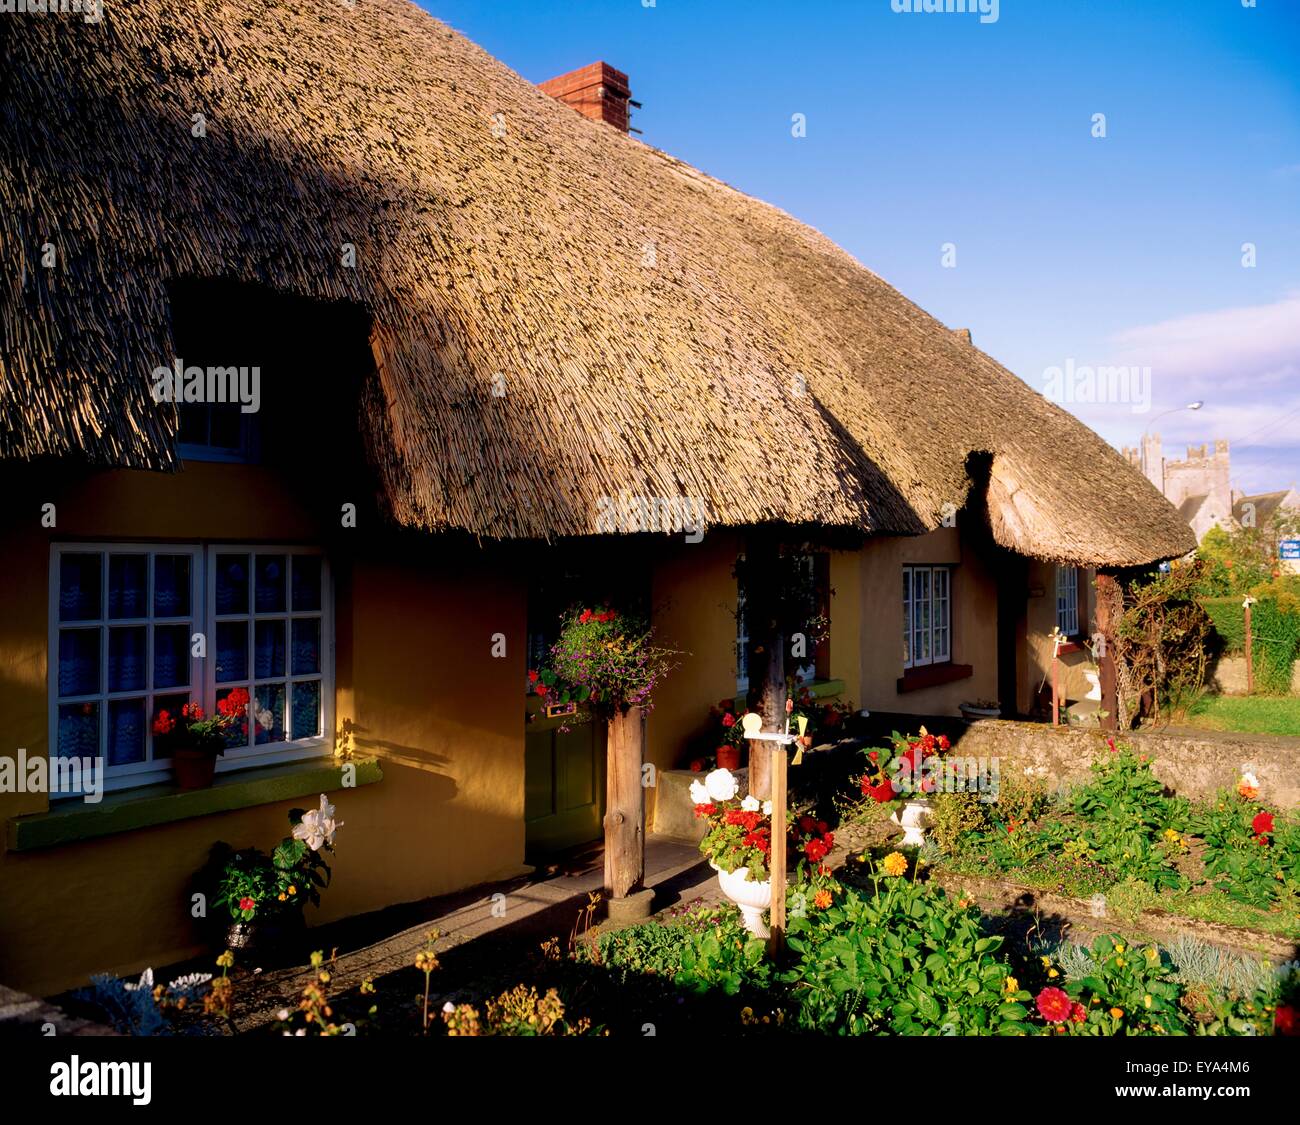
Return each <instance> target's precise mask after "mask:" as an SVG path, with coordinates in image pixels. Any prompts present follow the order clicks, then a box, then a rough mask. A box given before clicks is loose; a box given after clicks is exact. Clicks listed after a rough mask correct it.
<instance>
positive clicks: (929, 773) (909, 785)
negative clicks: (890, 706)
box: [859, 727, 950, 847]
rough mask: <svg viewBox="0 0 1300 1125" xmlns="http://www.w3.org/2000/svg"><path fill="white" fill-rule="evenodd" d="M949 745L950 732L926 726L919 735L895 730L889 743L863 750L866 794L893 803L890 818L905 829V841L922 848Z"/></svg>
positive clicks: (863, 785) (862, 780)
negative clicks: (942, 757) (938, 733)
mask: <svg viewBox="0 0 1300 1125" xmlns="http://www.w3.org/2000/svg"><path fill="white" fill-rule="evenodd" d="M949 746H950V743H949V741H948V736H947V735H945V734H940V735H933V734H931V733H930V732H929V731H927V730H926V729H925V727H922V728H921V733H920V734H916V735H901V734H899V733H898V731H894V732H893V733H892V734H891V735H890V736H889V744H888V745H887V746H885V747H882V748H880V749H872V750H864V751H863V753H864V754H865V755H866V758H867V770H866V772H865V773H864V774H863V775H862V777H861V779H860V782H859V784H860V787H861V790H862V795H863V796H864V797H870V798H871V799H872V800H873V801H876V802H877V803H878V804H882V805H886V804H887V805H892V806H893V811H892V813H891V814H890V820H892V821H893V822H894V823H895V824H897V825H898V826H899V827H900V828H902V829H903V843H904V844H907V845H912V846H915V847H919V846H920V845H921V844H923V843H924V842H925V829H926V828H927V827H928V826H929V823H930V813H931V807H930V798H929V794H931V793H933V792H934V791H935V789H936V788H937V786H938V774H939V772H940V770H941V769H942V763H941V760H940V756H941V755H942V754H944V753H945V752H946V751H947V750H948V749H949Z"/></svg>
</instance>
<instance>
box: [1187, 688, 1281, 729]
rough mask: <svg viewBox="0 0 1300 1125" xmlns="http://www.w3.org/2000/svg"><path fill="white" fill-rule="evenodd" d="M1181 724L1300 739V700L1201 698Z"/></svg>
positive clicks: (1226, 696)
mask: <svg viewBox="0 0 1300 1125" xmlns="http://www.w3.org/2000/svg"><path fill="white" fill-rule="evenodd" d="M1179 724H1180V725H1186V726H1193V727H1201V728H1202V729H1205V730H1228V731H1241V732H1243V733H1245V734H1289V735H1291V736H1293V737H1300V696H1297V695H1202V696H1201V697H1200V699H1198V700H1197V701H1196V702H1195V703H1193V704H1192V705H1191V707H1189V708H1188V709H1187V714H1186V716H1185V717H1184V718H1183V719H1181V720H1179Z"/></svg>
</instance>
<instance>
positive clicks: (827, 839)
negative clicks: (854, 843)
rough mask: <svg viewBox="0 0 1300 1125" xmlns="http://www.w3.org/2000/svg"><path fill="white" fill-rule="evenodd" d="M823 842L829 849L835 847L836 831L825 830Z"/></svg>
mask: <svg viewBox="0 0 1300 1125" xmlns="http://www.w3.org/2000/svg"><path fill="white" fill-rule="evenodd" d="M822 843H823V844H825V845H826V847H827V849H828V850H829V849H830V848H833V847H834V846H835V833H834V832H823V833H822Z"/></svg>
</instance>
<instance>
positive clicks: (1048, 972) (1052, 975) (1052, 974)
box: [1047, 969, 1061, 980]
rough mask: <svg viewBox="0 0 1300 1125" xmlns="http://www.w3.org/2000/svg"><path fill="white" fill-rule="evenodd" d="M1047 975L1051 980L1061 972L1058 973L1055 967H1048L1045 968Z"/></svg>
mask: <svg viewBox="0 0 1300 1125" xmlns="http://www.w3.org/2000/svg"><path fill="white" fill-rule="evenodd" d="M1047 975H1048V976H1049V977H1050V978H1051V979H1052V980H1055V979H1056V978H1057V977H1059V976H1060V975H1061V974H1060V973H1058V972H1057V971H1056V970H1055V969H1048V970H1047Z"/></svg>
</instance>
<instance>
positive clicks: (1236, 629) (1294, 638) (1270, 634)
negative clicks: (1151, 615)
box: [1201, 582, 1300, 695]
mask: <svg viewBox="0 0 1300 1125" xmlns="http://www.w3.org/2000/svg"><path fill="white" fill-rule="evenodd" d="M1256 589H1257V590H1260V591H1261V592H1264V591H1268V592H1267V593H1264V596H1261V597H1259V600H1258V601H1256V602H1255V604H1254V605H1253V606H1252V607H1251V613H1250V632H1251V650H1252V651H1251V658H1252V663H1253V664H1254V666H1255V690H1256V691H1259V692H1262V693H1264V694H1266V695H1285V694H1287V693H1288V692H1289V691H1290V690H1291V677H1292V670H1293V669H1294V667H1295V661H1296V658H1297V656H1300V602H1298V601H1297V598H1296V596H1295V595H1294V594H1293V593H1292V592H1291V590H1290V587H1289V585H1288V584H1286V583H1283V582H1274V583H1269V584H1266V585H1265V586H1259V587H1256ZM1244 600H1245V599H1244V598H1243V597H1242V596H1240V595H1233V596H1232V597H1226V598H1203V599H1201V605H1202V606H1204V607H1205V611H1206V613H1208V614H1209V615H1210V620H1211V621H1212V622H1213V623H1214V631H1215V632H1216V633H1218V634H1219V636H1220V637H1221V638H1222V639H1223V642H1224V646H1225V649H1226V651H1228V652H1231V653H1234V654H1237V655H1240V654H1242V653H1244V652H1245V651H1246V611H1245V608H1244V607H1243V605H1242V602H1243V601H1244Z"/></svg>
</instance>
